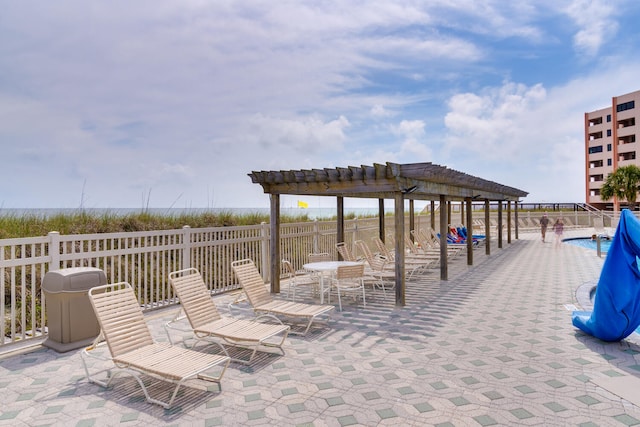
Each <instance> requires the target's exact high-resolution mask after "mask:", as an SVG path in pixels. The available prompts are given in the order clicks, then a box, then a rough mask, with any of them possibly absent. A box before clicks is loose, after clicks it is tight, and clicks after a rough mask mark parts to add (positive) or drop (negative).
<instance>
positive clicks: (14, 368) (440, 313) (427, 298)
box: [0, 229, 640, 426]
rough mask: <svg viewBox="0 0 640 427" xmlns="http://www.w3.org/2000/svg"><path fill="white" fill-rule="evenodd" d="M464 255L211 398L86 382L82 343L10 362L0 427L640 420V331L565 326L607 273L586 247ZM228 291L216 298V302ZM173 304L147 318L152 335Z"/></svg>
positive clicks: (4, 371) (291, 347)
mask: <svg viewBox="0 0 640 427" xmlns="http://www.w3.org/2000/svg"><path fill="white" fill-rule="evenodd" d="M591 233H592V230H589V229H584V230H571V231H569V232H568V233H566V235H567V237H568V236H588V235H590V234H591ZM474 262H475V265H474V266H472V267H468V266H467V265H466V257H465V256H461V257H458V258H457V259H455V260H453V261H452V263H451V265H450V269H449V274H450V279H449V280H448V281H446V282H442V281H440V280H439V270H438V269H434V270H433V271H432V272H430V273H428V274H426V275H423V276H419V277H416V280H413V281H411V282H409V283H408V289H407V306H406V307H404V308H396V307H395V306H394V304H393V296H392V295H390V296H388V297H387V300H386V301H385V300H384V299H383V298H382V296H381V294H377V295H375V296H371V297H369V296H368V297H367V307H366V308H362V306H361V305H354V304H345V306H344V311H343V312H338V311H336V312H335V313H334V315H333V316H332V321H331V323H330V325H329V326H330V327H329V328H328V329H323V330H319V331H315V332H314V333H311V334H310V335H309V336H307V337H298V336H290V337H289V338H287V344H286V346H285V350H286V355H285V356H281V355H279V354H270V353H262V354H261V355H260V356H258V357H257V361H256V362H255V363H253V364H252V365H251V366H241V365H238V364H232V365H231V366H230V368H229V369H228V370H227V373H226V375H225V377H224V378H223V381H222V391H221V392H220V391H218V389H217V386H216V385H213V386H211V388H210V390H211V391H206V390H205V389H204V387H206V386H209V384H206V383H195V385H193V386H191V387H188V388H185V389H184V392H183V393H182V394H181V395H180V396H179V397H178V398H177V403H176V405H175V407H174V408H173V409H171V410H165V409H163V408H161V407H159V406H157V405H151V404H148V403H146V402H145V400H144V396H143V395H142V392H141V391H140V389H139V387H138V385H137V383H136V382H135V381H134V380H133V379H132V378H130V377H126V376H123V377H121V378H119V379H117V380H116V381H115V384H114V386H113V387H112V388H110V389H103V388H101V387H99V386H97V385H94V384H89V383H88V382H87V381H86V380H85V379H84V372H83V370H82V365H81V362H80V353H79V350H76V351H71V352H68V353H63V354H58V353H56V352H55V351H53V350H51V349H47V348H43V347H35V348H32V349H30V350H29V351H28V352H22V353H14V354H7V355H4V356H2V357H1V358H0V391H1V394H0V425H11V426H39V425H65V426H69V425H75V426H106V425H125V426H137V425H203V426H216V425H221V426H222V425H223V426H236V425H249V426H261V425H278V426H288V425H292V426H294V425H309V426H311V425H313V426H347V425H366V426H383V425H395V426H399V425H402V426H424V425H435V426H474V425H477V426H490V425H508V426H513V425H526V426H530V425H544V426H617V425H620V426H631V425H638V424H640V408H639V407H638V406H636V404H640V403H639V402H638V401H637V400H636V398H635V396H634V394H633V391H634V390H640V378H638V377H639V376H640V362H639V358H640V345H639V344H640V339H639V336H638V335H637V334H633V335H632V336H631V337H629V338H628V339H626V340H624V341H622V342H620V343H604V342H601V341H599V340H597V339H594V338H592V337H589V336H586V335H584V334H582V333H581V332H580V331H578V330H576V329H575V328H574V327H573V326H572V325H571V316H570V315H571V312H570V311H569V310H568V308H571V306H570V305H571V304H573V305H576V306H578V308H580V303H584V301H583V300H581V301H580V302H579V301H578V299H577V298H576V290H577V289H578V288H579V287H581V286H583V288H584V287H585V286H586V287H588V286H589V285H590V284H595V283H596V282H597V279H598V276H599V272H600V269H601V267H602V263H603V259H601V258H598V257H597V256H596V254H595V251H592V250H588V249H584V248H580V247H577V246H572V245H567V244H563V245H562V247H561V248H559V249H557V248H554V245H553V243H545V244H543V243H542V242H541V241H540V239H539V237H538V234H537V233H527V234H521V235H520V239H519V240H513V241H512V243H510V244H507V243H506V242H504V243H503V249H498V248H497V245H496V242H495V241H494V242H492V254H491V255H490V256H488V257H487V256H486V255H485V254H484V249H482V248H481V249H477V250H476V251H475V254H474ZM304 297H305V295H304V294H302V293H300V294H299V295H297V296H296V300H298V298H300V300H304ZM231 298H233V296H232V295H224V296H220V297H217V298H216V303H217V304H218V306H219V307H220V308H221V310H223V311H226V310H227V307H226V303H227V302H228V301H229V300H230V299H231ZM307 298H310V296H307ZM309 301H311V299H309ZM175 310H176V308H172V309H167V310H164V311H158V312H154V313H150V314H149V316H148V317H149V322H150V324H151V326H152V329H153V331H154V334H155V336H156V338H157V339H159V340H166V336H165V335H164V331H163V329H162V324H163V322H165V321H167V320H169V319H170V318H171V317H172V315H173V314H174V313H175ZM192 384H193V383H192ZM165 388H166V387H165V385H164V384H162V383H159V384H156V385H155V390H156V392H157V391H158V390H159V391H162V390H163V389H165ZM612 391H615V392H616V393H618V394H614V393H613V392H612ZM638 394H640V392H638ZM619 395H620V396H623V397H620V396H619ZM634 402H635V404H634Z"/></svg>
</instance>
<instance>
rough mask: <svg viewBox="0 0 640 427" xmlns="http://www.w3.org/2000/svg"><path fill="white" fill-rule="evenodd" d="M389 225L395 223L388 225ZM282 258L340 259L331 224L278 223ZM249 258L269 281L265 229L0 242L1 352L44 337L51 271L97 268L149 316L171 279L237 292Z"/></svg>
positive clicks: (168, 297) (162, 301) (365, 224)
mask: <svg viewBox="0 0 640 427" xmlns="http://www.w3.org/2000/svg"><path fill="white" fill-rule="evenodd" d="M390 223H391V226H393V222H392V221H390ZM345 229H346V230H345V240H347V241H350V242H352V241H354V240H356V239H365V240H368V241H369V240H370V238H371V237H372V236H374V235H376V233H377V232H378V221H377V219H355V220H349V221H345ZM280 237H281V255H282V257H283V258H286V259H289V260H291V261H292V263H293V264H294V266H295V267H296V268H301V267H302V264H304V263H305V262H306V259H307V258H308V254H309V253H312V252H329V253H331V254H333V256H337V254H336V250H335V243H336V223H335V221H326V222H318V221H315V222H305V223H292V224H282V225H281V231H280ZM243 258H250V259H252V260H254V261H255V263H256V264H257V266H258V268H259V269H260V271H261V272H262V274H263V276H264V277H265V278H268V277H270V272H269V271H268V268H269V265H270V263H269V225H268V224H261V225H255V226H239V227H214V228H201V229H192V228H190V227H188V226H187V227H184V228H182V229H178V230H164V231H147V232H132V233H105V234H81V235H61V234H59V233H57V232H51V233H49V234H48V235H47V236H42V237H28V238H19V239H4V240H0V295H2V296H3V300H4V303H3V304H1V305H0V318H1V319H2V322H0V334H1V336H2V337H4V339H0V349H1V348H2V346H3V345H6V344H10V343H14V342H16V341H22V340H27V339H31V338H37V337H41V336H43V335H46V331H47V319H46V308H45V305H46V301H45V298H44V295H43V293H42V291H41V282H42V278H43V277H44V275H45V273H46V272H47V271H49V270H57V269H61V268H70V267H96V268H100V269H102V270H103V271H104V272H105V274H106V276H107V282H108V283H115V282H121V281H125V282H129V283H131V285H132V286H133V288H134V290H135V292H136V295H137V297H138V300H139V302H140V305H141V306H142V307H143V309H144V310H151V309H155V308H160V307H166V306H169V305H173V304H176V302H177V301H176V299H175V298H174V295H173V292H172V290H171V287H170V286H169V281H168V276H169V273H170V272H172V271H175V270H180V269H183V268H188V267H195V268H197V269H198V270H199V271H200V273H201V274H202V275H203V277H204V280H205V283H207V285H208V286H209V289H210V290H211V292H212V293H221V292H226V291H230V290H234V289H237V287H238V284H237V281H236V279H235V277H234V275H233V271H232V270H231V262H232V261H234V260H238V259H243Z"/></svg>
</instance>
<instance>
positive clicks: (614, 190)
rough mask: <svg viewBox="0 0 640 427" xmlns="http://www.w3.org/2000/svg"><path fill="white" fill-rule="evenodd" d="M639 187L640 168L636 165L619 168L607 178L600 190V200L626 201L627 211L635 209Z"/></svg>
mask: <svg viewBox="0 0 640 427" xmlns="http://www.w3.org/2000/svg"><path fill="white" fill-rule="evenodd" d="M639 185H640V168H639V167H638V166H636V165H628V166H621V167H619V168H618V169H616V170H615V171H614V172H613V173H611V174H609V175H608V176H607V179H606V180H605V182H604V184H603V185H602V188H601V189H600V198H601V199H602V200H609V199H611V198H612V197H616V198H618V199H622V200H626V201H627V203H628V204H629V209H631V210H632V211H633V210H635V208H636V197H637V195H638V186H639Z"/></svg>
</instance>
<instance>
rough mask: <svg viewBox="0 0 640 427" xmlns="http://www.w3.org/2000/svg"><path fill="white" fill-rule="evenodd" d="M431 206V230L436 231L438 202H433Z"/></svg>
mask: <svg viewBox="0 0 640 427" xmlns="http://www.w3.org/2000/svg"><path fill="white" fill-rule="evenodd" d="M430 206H431V215H429V217H430V219H431V229H432V230H435V229H436V201H435V200H431V202H430ZM440 209H442V205H440Z"/></svg>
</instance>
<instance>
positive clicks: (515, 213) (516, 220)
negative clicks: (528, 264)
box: [513, 200, 519, 240]
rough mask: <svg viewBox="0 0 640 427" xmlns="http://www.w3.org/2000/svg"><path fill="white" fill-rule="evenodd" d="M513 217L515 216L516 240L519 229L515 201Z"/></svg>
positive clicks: (516, 203)
mask: <svg viewBox="0 0 640 427" xmlns="http://www.w3.org/2000/svg"><path fill="white" fill-rule="evenodd" d="M513 215H514V216H515V218H514V219H515V223H516V240H518V238H519V237H518V228H519V222H518V201H517V200H516V201H515V202H514V204H513Z"/></svg>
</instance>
